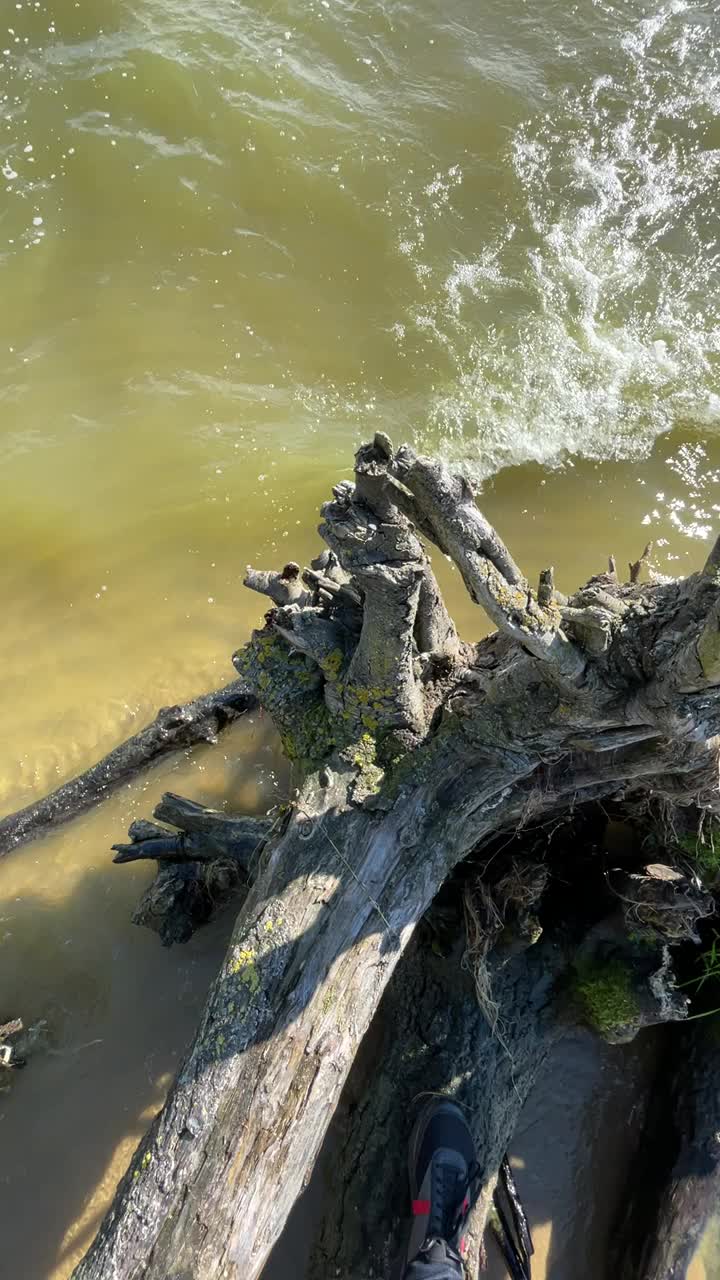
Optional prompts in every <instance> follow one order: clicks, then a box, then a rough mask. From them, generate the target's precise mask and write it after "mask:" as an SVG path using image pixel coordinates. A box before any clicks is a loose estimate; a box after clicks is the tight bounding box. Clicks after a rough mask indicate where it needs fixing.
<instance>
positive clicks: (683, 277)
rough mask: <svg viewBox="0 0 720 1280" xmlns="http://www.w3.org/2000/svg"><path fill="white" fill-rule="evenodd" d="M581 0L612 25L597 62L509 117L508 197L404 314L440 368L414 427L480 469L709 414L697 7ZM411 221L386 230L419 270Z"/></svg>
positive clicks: (623, 454)
mask: <svg viewBox="0 0 720 1280" xmlns="http://www.w3.org/2000/svg"><path fill="white" fill-rule="evenodd" d="M594 11H595V14H596V15H597V16H598V19H599V20H600V19H603V20H605V21H606V22H607V23H608V26H609V28H611V29H612V38H611V40H610V49H611V55H610V58H609V60H608V62H609V65H610V64H611V69H610V70H605V71H603V73H602V74H598V75H595V76H594V78H593V80H592V81H591V82H590V83H582V82H580V83H578V84H577V85H571V86H566V87H565V88H563V89H562V90H561V92H560V93H559V95H555V96H554V100H553V103H552V106H551V107H550V108H549V109H548V110H547V111H546V113H545V114H544V115H542V116H541V117H540V118H538V119H534V120H531V121H530V122H529V123H527V124H525V125H523V126H522V127H521V128H520V129H519V130H518V131H517V133H516V135H515V137H514V139H513V142H512V146H511V157H510V158H511V164H512V170H513V175H514V179H515V184H516V193H515V196H514V199H515V200H516V201H517V204H518V208H517V209H516V210H515V212H514V210H513V206H512V203H511V204H510V205H509V207H508V225H507V227H506V229H505V230H504V231H503V232H502V234H500V235H499V236H498V237H496V238H495V239H494V240H492V241H491V242H490V243H488V244H487V245H486V246H484V247H483V248H482V249H481V250H480V252H479V253H478V254H477V256H475V257H474V258H472V259H471V260H456V261H455V262H454V263H453V265H452V267H451V269H450V270H449V271H448V272H447V274H446V276H445V279H444V281H442V283H441V282H440V281H439V279H438V278H437V276H435V278H434V280H433V281H428V282H427V284H428V287H427V289H426V292H425V298H426V300H425V302H424V303H423V304H422V305H421V306H420V307H419V308H417V309H416V311H415V314H414V317H413V319H414V324H415V326H416V327H417V328H418V329H420V330H422V331H423V332H424V334H425V335H426V336H427V335H430V337H431V338H432V340H433V342H435V343H437V344H439V345H440V346H441V347H442V349H443V350H444V352H445V354H446V356H449V357H450V360H451V363H452V369H453V372H452V376H451V378H450V379H449V380H448V382H447V383H446V385H445V386H443V387H441V388H438V390H437V391H436V394H435V398H434V402H433V405H432V411H431V415H430V425H429V429H428V431H427V432H426V433H422V432H421V433H420V434H421V437H422V435H423V434H426V435H427V437H428V439H427V441H423V440H422V438H421V443H428V444H430V443H432V444H436V442H437V441H438V439H440V440H442V441H444V445H445V449H446V451H447V453H448V454H449V455H450V456H451V457H453V458H454V459H456V460H457V459H460V460H462V461H463V462H464V463H465V465H466V466H467V467H468V469H469V470H470V471H471V472H473V473H474V474H475V475H476V476H480V477H481V476H483V475H488V474H490V473H492V472H493V471H496V470H497V469H499V468H500V467H502V466H505V465H507V464H510V463H516V462H522V461H526V460H536V461H538V462H542V463H545V464H550V465H552V464H554V463H557V462H558V461H560V460H562V458H563V457H565V456H567V455H570V454H581V455H584V456H586V457H591V458H598V459H607V458H613V457H614V458H632V457H639V456H644V455H646V454H647V452H648V451H649V449H650V447H651V446H652V443H653V441H654V440H655V439H656V437H657V436H658V435H659V434H661V433H663V432H667V431H669V430H670V429H671V428H672V427H674V426H676V425H680V424H682V425H684V426H685V427H686V428H687V427H691V428H692V427H693V426H695V427H697V428H698V429H701V430H703V431H705V432H707V431H708V430H712V431H715V430H717V429H718V426H719V425H720V397H719V394H718V393H719V392H720V387H718V374H717V365H716V363H714V362H715V361H716V359H717V356H718V353H720V303H719V302H718V298H719V297H720V295H719V294H718V283H720V270H719V268H720V253H718V248H717V230H718V209H717V206H716V203H715V201H716V183H717V177H718V171H719V168H720V149H718V148H716V147H714V145H713V131H714V130H715V131H716V129H717V121H718V114H719V108H720V72H719V68H718V48H717V45H716V44H715V43H714V41H713V28H712V22H711V15H710V13H709V10H703V9H702V8H699V7H697V6H694V7H693V8H692V9H691V8H690V6H689V5H687V4H686V3H684V0H670V2H669V3H665V4H662V5H660V6H659V7H658V9H657V11H656V12H655V13H654V14H653V15H651V16H649V17H645V18H643V19H640V20H638V19H637V17H636V16H635V17H634V18H631V19H630V20H628V16H627V15H628V11H629V6H628V5H624V6H621V7H617V6H611V5H606V4H602V3H597V4H596V5H595V6H594ZM562 52H563V51H562V50H561V49H559V50H558V54H559V56H560V55H561V54H562ZM456 180H457V175H454V176H451V175H448V183H451V182H453V181H456ZM447 191H449V186H448V184H446V193H447ZM427 196H428V201H429V207H427V209H426V215H427V218H428V219H429V218H432V217H435V216H436V210H434V209H433V208H432V205H433V201H435V203H436V195H434V196H433V195H431V193H430V192H429V189H428V192H427ZM414 221H415V223H417V222H418V221H419V219H418V216H417V211H415V216H414ZM420 221H422V220H421V219H420ZM423 238H424V233H423V229H422V227H420V228H419V229H418V228H416V229H415V235H414V239H413V243H412V245H410V244H409V237H408V236H407V234H405V235H404V236H403V238H402V243H401V245H400V248H401V249H402V251H404V252H405V253H408V252H411V251H412V252H413V253H414V254H415V261H416V266H417V272H418V278H419V279H421V278H422V275H423V273H425V275H427V267H426V264H425V263H424V262H423V256H422V245H423Z"/></svg>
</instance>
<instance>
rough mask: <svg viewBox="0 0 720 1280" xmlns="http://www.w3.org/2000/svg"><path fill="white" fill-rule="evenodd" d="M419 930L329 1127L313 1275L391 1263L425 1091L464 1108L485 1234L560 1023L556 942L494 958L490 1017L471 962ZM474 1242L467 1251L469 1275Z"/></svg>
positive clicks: (387, 1267)
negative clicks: (498, 1184)
mask: <svg viewBox="0 0 720 1280" xmlns="http://www.w3.org/2000/svg"><path fill="white" fill-rule="evenodd" d="M418 934H419V935H420V936H419V937H418V935H416V937H415V938H414V939H413V942H412V943H411V945H410V947H409V948H408V953H407V954H406V956H405V958H404V960H403V962H402V964H401V965H400V966H399V967H398V970H397V972H396V974H395V976H394V978H393V980H392V982H391V983H390V984H389V986H388V989H387V991H386V993H385V996H384V998H383V1001H382V1003H381V1005H380V1008H379V1010H378V1014H377V1023H376V1024H375V1027H374V1028H372V1029H371V1030H370V1032H369V1036H368V1039H369V1040H370V1042H371V1044H370V1046H369V1052H365V1051H364V1057H365V1061H362V1060H361V1061H360V1062H359V1063H358V1070H357V1071H354V1072H353V1074H352V1075H351V1078H350V1080H349V1082H348V1088H347V1090H346V1094H345V1097H344V1108H343V1114H342V1118H341V1121H340V1123H339V1124H338V1123H336V1125H335V1126H334V1144H333V1145H334V1157H333V1166H332V1184H331V1186H332V1190H331V1193H330V1202H329V1203H328V1205H327V1210H326V1213H325V1216H324V1221H323V1224H322V1227H321V1230H320V1233H319V1238H318V1240H317V1243H316V1246H315V1250H314V1253H313V1257H312V1259H311V1263H310V1268H309V1274H310V1275H311V1276H312V1277H313V1280H336V1277H337V1276H342V1277H343V1280H367V1277H368V1276H374V1277H377V1280H381V1278H382V1280H390V1277H392V1276H395V1275H397V1274H398V1270H397V1267H398V1263H399V1261H400V1260H401V1259H402V1251H403V1247H404V1244H405V1242H406V1240H407V1234H408V1219H407V1214H408V1190H407V1171H406V1162H407V1143H408V1131H409V1127H410V1126H411V1123H412V1117H413V1116H414V1113H415V1112H416V1111H417V1109H418V1108H419V1107H420V1106H422V1104H423V1103H424V1102H425V1101H427V1098H428V1096H430V1095H432V1094H446V1095H448V1096H450V1097H453V1098H454V1099H455V1100H456V1101H457V1102H459V1103H460V1105H461V1106H463V1108H466V1110H467V1116H468V1120H469V1122H470V1125H471V1128H472V1129H473V1132H474V1137H475V1142H476V1147H477V1150H478V1152H479V1153H480V1158H481V1160H482V1172H481V1182H482V1191H481V1211H480V1213H479V1215H478V1223H479V1228H480V1235H481V1234H482V1228H483V1226H484V1222H485V1217H486V1215H487V1212H488V1209H489V1206H490V1202H491V1199H492V1192H493V1187H494V1184H495V1180H496V1177H497V1171H498V1167H499V1166H500V1163H501V1161H502V1159H503V1155H504V1153H505V1151H506V1149H507V1147H508V1144H509V1142H510V1139H511V1138H512V1135H513V1133H514V1130H515V1127H516V1124H517V1119H518V1116H519V1114H520V1111H521V1110H522V1107H523V1105H524V1103H525V1100H526V1098H527V1096H528V1094H529V1092H530V1090H531V1088H532V1086H533V1083H534V1081H535V1078H536V1075H537V1073H538V1071H539V1069H540V1068H541V1067H542V1064H543V1062H544V1060H545V1057H546V1056H547V1054H548V1052H549V1050H550V1048H551V1047H552V1044H553V1042H554V1040H555V1039H556V1037H557V1036H558V1035H559V1034H560V1032H561V1027H562V1021H561V1017H560V1012H561V1002H560V1000H559V998H558V995H557V989H556V986H555V979H556V978H557V977H558V975H559V973H561V972H562V970H563V969H564V968H565V966H566V965H567V963H568V957H567V954H566V953H565V952H564V949H563V948H562V947H560V946H559V945H557V944H555V943H553V942H551V941H548V940H545V941H544V942H543V943H542V944H539V945H538V946H536V947H531V948H529V949H528V950H524V951H522V952H521V953H519V954H516V955H514V956H510V957H506V958H505V960H504V961H503V960H497V961H495V962H493V963H492V965H491V981H492V989H493V995H494V997H495V999H496V1000H497V1002H498V1004H499V1006H500V1008H501V1010H508V1011H509V1017H506V1016H503V1014H501V1015H500V1017H499V1019H498V1020H497V1022H496V1023H494V1024H493V1023H492V1022H490V1021H489V1020H488V1018H487V1017H486V1015H485V1014H484V1013H483V1012H482V1011H481V1009H480V1007H479V1005H478V1000H477V993H476V989H475V984H474V981H473V978H472V975H471V973H470V971H469V968H468V967H467V966H466V967H465V968H462V967H461V965H460V958H461V957H460V954H459V952H461V950H462V944H461V945H460V947H456V948H455V949H454V950H453V951H452V952H451V953H450V954H448V955H438V954H437V951H436V950H433V947H432V942H431V937H432V935H430V934H429V931H428V930H427V929H426V928H423V929H421V930H419V931H418ZM375 1028H377V1030H376V1029H375ZM362 1057H363V1055H361V1059H362ZM479 1243H480V1241H479V1239H478V1240H476V1241H475V1247H474V1249H473V1248H471V1250H470V1257H471V1258H472V1261H471V1263H470V1266H469V1268H468V1270H469V1274H470V1276H471V1280H476V1277H477V1252H478V1247H479ZM473 1254H474V1257H473Z"/></svg>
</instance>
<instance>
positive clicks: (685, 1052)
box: [613, 1022, 720, 1280]
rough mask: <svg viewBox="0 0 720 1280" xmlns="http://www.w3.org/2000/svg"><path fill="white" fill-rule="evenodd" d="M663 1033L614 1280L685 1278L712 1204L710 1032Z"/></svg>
mask: <svg viewBox="0 0 720 1280" xmlns="http://www.w3.org/2000/svg"><path fill="white" fill-rule="evenodd" d="M667 1034H668V1044H667V1048H666V1052H665V1054H664V1055H663V1057H662V1059H661V1061H660V1064H659V1077H658V1079H657V1081H656V1083H655V1086H654V1089H653V1093H652V1096H651V1098H650V1101H649V1108H648V1114H647V1121H646V1125H645V1137H644V1140H643V1142H642V1145H641V1148H640V1151H639V1153H638V1158H637V1161H636V1164H635V1167H634V1168H633V1170H632V1173H631V1178H630V1181H629V1184H628V1189H627V1207H626V1210H625V1213H624V1216H623V1221H622V1222H621V1223H620V1224H619V1226H618V1232H617V1252H616V1257H615V1259H614V1262H615V1264H616V1265H615V1267H614V1268H613V1273H614V1274H616V1275H617V1276H618V1277H619V1280H686V1277H687V1275H688V1270H689V1267H690V1263H691V1262H692V1259H693V1257H694V1255H695V1253H696V1251H697V1248H698V1246H699V1244H700V1241H701V1239H702V1235H703V1232H704V1230H705V1228H706V1227H707V1225H708V1223H709V1222H710V1220H711V1218H712V1217H713V1216H714V1215H716V1214H717V1212H718V1204H719V1203H720V1140H719V1139H718V1134H720V1077H719V1076H718V1037H717V1029H716V1027H714V1026H713V1025H712V1023H710V1024H709V1025H708V1024H706V1023H704V1022H696V1023H694V1024H693V1026H692V1027H689V1026H688V1027H683V1028H678V1029H677V1030H675V1029H674V1030H673V1031H672V1033H667Z"/></svg>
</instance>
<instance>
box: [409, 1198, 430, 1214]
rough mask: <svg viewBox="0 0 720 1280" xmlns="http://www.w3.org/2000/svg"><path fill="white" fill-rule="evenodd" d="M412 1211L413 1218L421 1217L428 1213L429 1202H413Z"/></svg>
mask: <svg viewBox="0 0 720 1280" xmlns="http://www.w3.org/2000/svg"><path fill="white" fill-rule="evenodd" d="M412 1211H413V1217H414V1218H420V1217H422V1215H423V1214H424V1213H429V1212H430V1201H429V1200H413V1202H412Z"/></svg>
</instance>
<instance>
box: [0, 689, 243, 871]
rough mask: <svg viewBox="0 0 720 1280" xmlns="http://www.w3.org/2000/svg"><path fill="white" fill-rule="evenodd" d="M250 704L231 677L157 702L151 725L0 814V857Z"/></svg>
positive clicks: (209, 737) (203, 738)
mask: <svg viewBox="0 0 720 1280" xmlns="http://www.w3.org/2000/svg"><path fill="white" fill-rule="evenodd" d="M255 705H256V703H255V697H254V694H253V693H252V691H251V690H250V689H249V688H248V687H247V685H246V684H245V683H244V682H243V681H242V680H234V681H233V682H232V684H228V685H226V686H225V687H224V688H223V689H216V690H214V691H213V692H212V693H205V694H203V695H202V697H200V698H195V699H194V700H193V701H192V702H186V703H184V704H183V705H182V706H177V707H163V708H162V709H161V710H160V711H158V714H157V716H156V717H155V719H154V720H153V722H152V724H149V725H147V726H146V728H144V729H141V730H140V732H139V733H136V734H134V735H133V737H132V738H128V740H127V741H126V742H122V743H120V745H119V746H117V747H114V748H113V750H112V751H111V752H109V754H108V755H106V756H105V757H104V758H103V759H102V760H100V761H98V763H97V764H95V765H93V766H92V768H91V769H87V770H86V771H85V773H81V774H80V775H79V776H78V777H77V778H71V779H70V781H69V782H64V783H63V784H62V786H61V787H58V788H57V789H56V790H55V791H53V792H51V794H50V795H49V796H44V797H43V798H42V800H37V801H35V803H34V804H30V805H28V806H27V807H26V808H25V809H20V810H18V812H17V813H11V814H8V816H7V817H6V818H2V819H0V857H2V855H3V854H5V853H9V852H10V850H11V849H17V848H18V847H19V846H20V845H21V844H25V843H27V841H28V840H35V839H36V838H37V837H38V836H41V835H45V834H46V833H47V832H48V831H51V830H54V829H55V828H56V827H59V826H60V825H61V824H62V823H64V822H69V821H70V820H71V819H72V818H76V817H78V815H79V814H81V813H85V811H86V810H87V809H91V808H92V807H93V805H95V804H99V803H100V801H101V800H105V799H106V798H107V796H109V795H110V793H111V792H112V791H114V790H115V788H116V787H119V786H120V785H121V783H126V782H128V781H129V780H130V779H131V778H134V777H135V775H136V774H137V773H139V772H140V770H141V769H145V768H146V767H147V766H148V765H151V764H154V763H155V761H156V760H158V759H159V758H160V757H161V756H165V755H168V754H169V753H170V752H172V751H184V750H187V748H188V747H192V746H195V744H196V743H198V742H215V740H216V738H217V735H218V734H219V733H220V732H221V731H222V730H223V729H224V728H225V727H226V726H227V725H229V724H232V722H233V721H234V720H236V719H237V717H238V716H239V715H242V714H243V712H245V711H248V710H249V709H250V708H251V707H253V706H255Z"/></svg>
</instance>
